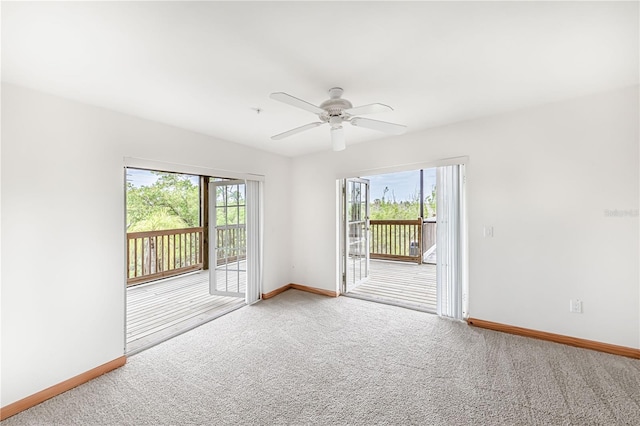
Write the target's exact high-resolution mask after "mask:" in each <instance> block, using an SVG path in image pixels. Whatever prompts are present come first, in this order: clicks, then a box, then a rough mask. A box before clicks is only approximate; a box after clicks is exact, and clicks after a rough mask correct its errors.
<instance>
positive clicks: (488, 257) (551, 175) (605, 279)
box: [292, 86, 640, 348]
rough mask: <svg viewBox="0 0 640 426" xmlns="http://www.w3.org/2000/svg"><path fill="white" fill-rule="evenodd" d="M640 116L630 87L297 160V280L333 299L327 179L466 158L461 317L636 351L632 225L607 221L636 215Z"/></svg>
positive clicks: (639, 314) (639, 341)
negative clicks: (465, 277) (610, 213)
mask: <svg viewBox="0 0 640 426" xmlns="http://www.w3.org/2000/svg"><path fill="white" fill-rule="evenodd" d="M638 114H639V110H638V87H637V86H636V87H631V88H627V89H623V90H617V91H614V92H609V93H603V94H598V95H594V96H590V97H586V98H580V99H576V100H572V101H569V102H562V103H555V104H550V105H545V106H541V107H537V108H531V109H527V110H522V111H517V112H513V113H510V114H504V115H500V116H495V117H491V118H485V119H480V120H474V121H469V122H465V123H460V124H455V125H451V126H446V127H441V128H436V129H432V130H428V131H424V132H421V133H417V134H408V135H404V136H402V137H397V138H394V139H387V140H379V141H376V142H370V143H365V144H357V145H353V146H349V147H348V148H347V150H346V151H343V152H338V153H334V152H325V153H320V154H316V155H310V156H306V157H299V158H296V159H294V161H293V172H292V177H293V191H292V194H293V199H294V204H293V234H292V235H293V268H294V269H293V282H297V283H301V284H306V285H310V286H314V287H319V288H324V289H330V290H336V289H337V280H336V278H337V275H338V272H337V271H338V269H337V268H338V266H337V262H336V258H337V254H336V245H337V242H336V236H335V232H333V230H334V229H335V228H336V213H335V212H336V190H335V179H336V177H337V176H341V175H344V174H353V175H356V174H357V172H358V171H363V170H368V169H375V168H382V167H389V166H396V165H403V164H410V163H418V162H432V161H437V160H439V159H444V158H450V157H458V156H469V163H468V166H467V182H468V185H467V201H468V217H469V250H470V251H469V258H470V260H469V274H470V277H469V280H470V283H469V286H470V289H469V290H470V306H469V308H470V316H472V317H475V318H479V319H484V320H490V321H496V322H500V323H505V324H511V325H516V326H520V327H526V328H531V329H536V330H543V331H548V332H553V333H559V334H563V335H569V336H575V337H580V338H585V339H592V340H596V341H600V342H607V343H612V344H618V345H624V346H628V347H635V348H638V347H640V294H639V293H640V292H639V287H640V284H639V282H640V277H639V271H638V269H639V268H638V264H639V238H638V232H639V227H638V217H637V216H635V217H633V216H628V217H606V216H605V210H613V209H636V212H637V209H638V204H639V203H638V201H639V183H638V181H639V173H638V168H639V166H638V157H639V152H638V135H639V132H638ZM347 130H351V131H354V132H355V131H367V130H366V129H353V130H352V129H347ZM347 138H348V133H347ZM408 168H411V167H408ZM484 225H492V226H493V227H494V238H491V239H487V238H483V237H482V228H483V226H484ZM571 298H579V299H582V300H583V304H584V313H583V314H571V313H569V299H571Z"/></svg>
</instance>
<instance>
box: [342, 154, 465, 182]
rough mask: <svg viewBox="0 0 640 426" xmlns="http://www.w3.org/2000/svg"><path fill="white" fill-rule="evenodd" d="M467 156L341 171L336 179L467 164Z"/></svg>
mask: <svg viewBox="0 0 640 426" xmlns="http://www.w3.org/2000/svg"><path fill="white" fill-rule="evenodd" d="M468 163H469V156H467V155H465V156H461V157H451V158H442V159H440V160H435V161H428V162H420V163H408V164H398V165H395V166H387V167H379V168H376V169H366V170H360V171H357V172H343V173H338V174H337V175H336V179H348V178H353V177H361V176H374V175H383V174H386V173H395V172H406V171H411V170H420V169H431V168H434V167H442V166H453V165H456V164H468Z"/></svg>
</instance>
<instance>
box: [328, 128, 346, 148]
mask: <svg viewBox="0 0 640 426" xmlns="http://www.w3.org/2000/svg"><path fill="white" fill-rule="evenodd" d="M331 144H332V145H333V150H334V151H344V150H345V148H346V147H347V144H346V143H345V140H344V129H343V128H342V126H339V127H332V128H331Z"/></svg>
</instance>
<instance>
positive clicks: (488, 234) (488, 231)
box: [483, 226, 493, 238]
mask: <svg viewBox="0 0 640 426" xmlns="http://www.w3.org/2000/svg"><path fill="white" fill-rule="evenodd" d="M483 233H484V237H485V238H491V237H493V226H485V227H484V230H483Z"/></svg>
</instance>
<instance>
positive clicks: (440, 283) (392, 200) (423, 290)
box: [341, 165, 466, 318]
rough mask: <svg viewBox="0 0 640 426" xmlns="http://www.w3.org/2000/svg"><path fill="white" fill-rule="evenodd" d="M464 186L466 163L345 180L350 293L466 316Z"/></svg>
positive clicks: (346, 281)
mask: <svg viewBox="0 0 640 426" xmlns="http://www.w3.org/2000/svg"><path fill="white" fill-rule="evenodd" d="M452 176H454V177H455V179H453V178H452ZM463 184H464V166H463V165H455V166H443V167H437V168H430V169H419V170H413V171H403V172H398V173H389V174H380V175H369V176H363V177H360V178H352V179H345V180H344V181H343V182H342V188H343V190H342V202H341V208H342V212H343V227H342V228H343V231H342V237H341V240H342V241H343V249H342V253H343V255H342V258H343V261H342V268H343V274H342V281H343V283H342V288H341V291H342V293H343V294H346V295H348V296H352V297H358V298H361V299H367V300H371V301H377V302H382V303H387V304H393V305H399V306H403V307H407V308H411V309H416V310H421V311H426V312H431V313H438V314H443V315H446V316H451V315H449V309H454V308H455V309H454V310H455V315H456V317H460V318H461V316H462V300H463V295H462V288H463V281H464V278H465V277H464V272H463V271H464V270H465V268H464V264H465V263H464V262H466V260H465V259H464V256H463V251H464V250H463V244H464V239H465V238H466V235H465V232H464V217H463V216H464V190H463V187H462V185H463ZM458 307H460V308H459V309H458Z"/></svg>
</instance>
